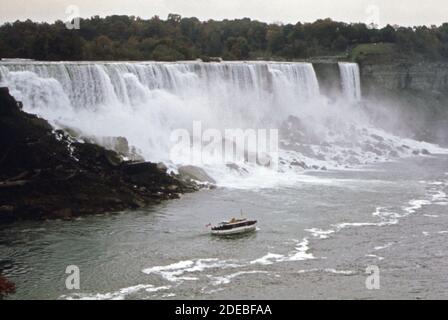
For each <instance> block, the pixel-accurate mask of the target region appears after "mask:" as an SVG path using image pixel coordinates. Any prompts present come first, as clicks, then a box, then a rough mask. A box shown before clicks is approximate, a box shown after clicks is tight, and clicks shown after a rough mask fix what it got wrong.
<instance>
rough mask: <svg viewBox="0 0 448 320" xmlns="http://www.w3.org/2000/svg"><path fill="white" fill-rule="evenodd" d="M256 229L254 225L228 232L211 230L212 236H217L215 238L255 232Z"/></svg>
mask: <svg viewBox="0 0 448 320" xmlns="http://www.w3.org/2000/svg"><path fill="white" fill-rule="evenodd" d="M256 229H257V226H256V225H255V224H253V225H251V226H243V227H238V228H233V229H229V230H212V234H213V235H217V236H228V235H233V234H241V233H247V232H252V231H255V230H256Z"/></svg>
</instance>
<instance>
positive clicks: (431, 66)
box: [361, 62, 448, 95]
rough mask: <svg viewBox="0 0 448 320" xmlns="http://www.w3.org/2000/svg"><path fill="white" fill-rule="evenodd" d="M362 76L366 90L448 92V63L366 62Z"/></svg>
mask: <svg viewBox="0 0 448 320" xmlns="http://www.w3.org/2000/svg"><path fill="white" fill-rule="evenodd" d="M361 77H362V80H363V87H364V88H366V89H367V90H366V92H369V90H370V89H372V88H385V89H389V90H412V91H423V92H425V93H431V94H434V95H438V94H441V95H442V94H448V63H424V62H420V63H414V64H411V63H397V64H375V65H374V64H365V65H362V66H361Z"/></svg>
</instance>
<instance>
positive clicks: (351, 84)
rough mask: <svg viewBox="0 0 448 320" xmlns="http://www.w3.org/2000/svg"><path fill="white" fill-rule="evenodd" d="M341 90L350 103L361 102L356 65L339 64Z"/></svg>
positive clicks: (359, 80) (348, 63) (357, 67)
mask: <svg viewBox="0 0 448 320" xmlns="http://www.w3.org/2000/svg"><path fill="white" fill-rule="evenodd" d="M339 71H340V73H341V84H342V90H343V92H344V94H345V96H346V97H347V98H349V99H350V100H352V101H359V100H361V79H360V74H359V66H358V64H357V63H351V62H339Z"/></svg>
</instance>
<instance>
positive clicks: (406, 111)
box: [361, 61, 448, 146]
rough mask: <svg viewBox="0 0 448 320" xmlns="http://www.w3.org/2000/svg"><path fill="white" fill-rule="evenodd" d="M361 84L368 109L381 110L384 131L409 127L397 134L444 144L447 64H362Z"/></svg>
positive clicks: (447, 116) (446, 142) (447, 109)
mask: <svg viewBox="0 0 448 320" xmlns="http://www.w3.org/2000/svg"><path fill="white" fill-rule="evenodd" d="M361 83H362V91H363V95H364V98H365V99H366V100H367V101H368V102H369V104H370V107H371V108H372V109H378V108H380V107H381V106H382V108H383V109H384V112H383V113H384V114H385V116H384V117H383V118H380V119H378V120H379V122H380V123H382V124H384V125H388V126H389V128H386V129H398V130H401V127H403V128H411V130H410V131H411V132H398V133H402V134H404V135H406V136H410V134H413V135H414V136H412V137H413V138H415V139H417V140H426V141H429V142H435V143H439V144H442V145H445V146H446V145H448V130H446V128H447V127H448V63H442V62H418V61H405V62H400V63H392V62H388V63H363V64H361ZM391 120H393V121H391ZM397 120H399V123H397V122H398V121H397Z"/></svg>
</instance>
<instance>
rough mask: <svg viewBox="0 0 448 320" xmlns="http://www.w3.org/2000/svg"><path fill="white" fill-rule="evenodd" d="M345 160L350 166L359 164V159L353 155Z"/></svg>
mask: <svg viewBox="0 0 448 320" xmlns="http://www.w3.org/2000/svg"><path fill="white" fill-rule="evenodd" d="M345 161H346V162H347V163H348V164H349V165H351V166H356V165H360V164H361V161H359V159H358V158H356V157H354V156H350V157H348V158H347V159H346V160H345Z"/></svg>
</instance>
